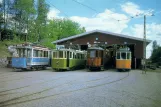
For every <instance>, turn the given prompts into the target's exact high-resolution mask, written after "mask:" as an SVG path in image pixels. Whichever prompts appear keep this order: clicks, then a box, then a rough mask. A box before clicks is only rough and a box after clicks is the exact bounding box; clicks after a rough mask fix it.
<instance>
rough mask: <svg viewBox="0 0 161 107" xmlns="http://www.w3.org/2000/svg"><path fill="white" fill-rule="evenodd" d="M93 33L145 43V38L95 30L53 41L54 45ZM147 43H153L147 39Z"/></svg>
mask: <svg viewBox="0 0 161 107" xmlns="http://www.w3.org/2000/svg"><path fill="white" fill-rule="evenodd" d="M93 33H102V34H107V35H112V36H117V37H123V38H128V39H133V40H137V41H142V42H143V41H144V39H143V38H137V37H133V36H128V35H123V34H118V33H113V32H108V31H102V30H93V31H89V32H85V33H81V34H78V35H73V36H70V37H67V38H63V39H60V40H56V41H53V42H52V43H53V44H57V43H61V42H64V41H68V40H71V39H75V38H78V37H83V36H86V35H89V34H93ZM146 41H147V43H150V42H151V40H149V39H147V40H146Z"/></svg>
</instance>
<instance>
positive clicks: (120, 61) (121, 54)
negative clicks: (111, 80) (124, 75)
mask: <svg viewBox="0 0 161 107" xmlns="http://www.w3.org/2000/svg"><path fill="white" fill-rule="evenodd" d="M116 69H117V70H118V71H130V69H131V51H130V49H129V48H128V47H124V48H120V49H119V50H117V52H116Z"/></svg>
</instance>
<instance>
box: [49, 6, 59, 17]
mask: <svg viewBox="0 0 161 107" xmlns="http://www.w3.org/2000/svg"><path fill="white" fill-rule="evenodd" d="M59 13H60V11H59V10H57V9H55V8H52V9H50V11H49V12H48V14H47V17H48V19H53V18H59Z"/></svg>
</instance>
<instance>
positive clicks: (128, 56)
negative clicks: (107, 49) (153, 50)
mask: <svg viewBox="0 0 161 107" xmlns="http://www.w3.org/2000/svg"><path fill="white" fill-rule="evenodd" d="M117 59H131V53H130V52H117Z"/></svg>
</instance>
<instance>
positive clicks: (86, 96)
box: [0, 68, 161, 107]
mask: <svg viewBox="0 0 161 107" xmlns="http://www.w3.org/2000/svg"><path fill="white" fill-rule="evenodd" d="M160 79H161V73H157V72H147V74H142V72H141V71H140V70H131V71H130V72H116V71H115V70H107V71H101V72H96V71H95V72H89V71H88V70H76V71H67V72H54V71H53V70H50V69H48V70H43V71H14V70H12V69H9V68H0V107H161V81H160Z"/></svg>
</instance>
